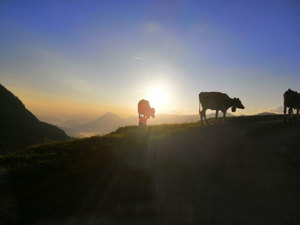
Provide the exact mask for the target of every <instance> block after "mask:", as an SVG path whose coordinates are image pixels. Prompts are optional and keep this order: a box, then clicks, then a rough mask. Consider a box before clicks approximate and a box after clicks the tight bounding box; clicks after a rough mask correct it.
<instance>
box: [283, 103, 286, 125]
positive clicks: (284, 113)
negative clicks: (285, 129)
mask: <svg viewBox="0 0 300 225" xmlns="http://www.w3.org/2000/svg"><path fill="white" fill-rule="evenodd" d="M285 121H286V106H284V109H283V122H285Z"/></svg>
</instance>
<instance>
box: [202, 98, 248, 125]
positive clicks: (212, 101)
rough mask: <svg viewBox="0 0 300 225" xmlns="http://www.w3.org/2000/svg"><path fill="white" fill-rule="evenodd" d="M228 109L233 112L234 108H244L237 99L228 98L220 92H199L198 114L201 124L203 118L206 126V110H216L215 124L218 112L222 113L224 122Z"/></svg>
mask: <svg viewBox="0 0 300 225" xmlns="http://www.w3.org/2000/svg"><path fill="white" fill-rule="evenodd" d="M201 106H202V111H201ZM230 107H231V110H232V112H235V111H236V108H239V109H244V108H245V107H244V106H243V104H242V102H241V100H240V99H239V98H230V97H229V96H228V95H227V94H224V93H221V92H200V94H199V114H200V118H201V122H202V121H203V118H204V119H205V122H206V124H208V122H207V119H206V110H207V109H211V110H216V122H217V119H218V114H219V111H221V112H223V121H224V122H225V117H226V112H227V110H228V109H229V108H230Z"/></svg>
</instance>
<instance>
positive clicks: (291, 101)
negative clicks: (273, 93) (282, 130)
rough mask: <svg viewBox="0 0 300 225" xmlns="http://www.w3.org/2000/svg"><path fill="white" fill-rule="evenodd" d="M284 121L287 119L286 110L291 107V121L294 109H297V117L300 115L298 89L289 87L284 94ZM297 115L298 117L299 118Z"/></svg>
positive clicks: (299, 94)
mask: <svg viewBox="0 0 300 225" xmlns="http://www.w3.org/2000/svg"><path fill="white" fill-rule="evenodd" d="M283 108H284V109H283V114H284V115H283V122H285V121H286V110H287V108H289V111H288V113H289V115H288V118H289V122H291V120H292V117H293V109H296V110H297V117H298V116H299V109H300V93H298V92H297V91H293V90H291V89H288V90H287V91H286V92H284V94H283ZM297 117H296V118H297ZM296 118H295V119H296Z"/></svg>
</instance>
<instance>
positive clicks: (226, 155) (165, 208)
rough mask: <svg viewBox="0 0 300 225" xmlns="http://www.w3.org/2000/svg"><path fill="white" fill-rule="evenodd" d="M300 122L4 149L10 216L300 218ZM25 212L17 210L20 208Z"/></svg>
mask: <svg viewBox="0 0 300 225" xmlns="http://www.w3.org/2000/svg"><path fill="white" fill-rule="evenodd" d="M299 132H300V123H299V122H297V123H292V124H283V123H282V122H281V117H278V116H260V117H240V118H231V119H229V121H228V123H227V124H225V125H217V126H216V125H211V126H206V127H204V126H202V125H200V124H199V123H191V124H178V125H161V126H149V127H146V128H139V127H134V126H132V127H125V128H121V129H119V130H117V131H116V132H114V133H112V134H109V135H106V136H103V137H93V138H88V139H80V140H74V141H69V142H63V143H57V144H51V145H42V146H36V147H32V148H29V149H26V150H22V151H19V152H16V153H12V154H10V155H6V156H2V157H1V158H0V163H1V164H2V165H3V166H5V167H6V168H8V175H9V186H8V187H9V191H10V192H11V196H13V198H12V199H13V200H12V201H11V202H12V203H13V204H11V205H10V209H9V210H10V211H11V212H14V213H13V214H11V215H10V216H9V218H5V219H6V221H9V222H22V223H25V222H27V223H28V224H34V223H36V222H38V221H40V222H41V221H44V222H45V221H47V222H49V223H50V224H52V223H55V224H65V223H66V220H67V221H68V222H72V223H75V224H87V223H89V224H97V223H99V222H102V223H104V224H111V223H112V224H200V223H202V224H297V223H298V224H299V222H300V215H299V210H300V207H299V202H300V191H299V190H300V182H299V171H300V169H299V162H300V151H299V146H300V133H299ZM15 215H17V216H15Z"/></svg>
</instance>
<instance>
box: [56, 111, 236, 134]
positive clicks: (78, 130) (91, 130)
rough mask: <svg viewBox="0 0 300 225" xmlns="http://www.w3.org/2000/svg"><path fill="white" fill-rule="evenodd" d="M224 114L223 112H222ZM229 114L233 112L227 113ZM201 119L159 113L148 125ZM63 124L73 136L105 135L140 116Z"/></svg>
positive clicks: (108, 117)
mask: <svg viewBox="0 0 300 225" xmlns="http://www.w3.org/2000/svg"><path fill="white" fill-rule="evenodd" d="M214 116H215V114H214V113H210V114H207V117H208V118H211V117H214ZM221 116H222V114H221ZM227 116H233V114H230V113H227ZM197 121H199V115H172V114H157V115H156V116H155V118H154V119H152V118H151V119H149V120H148V122H147V124H148V125H160V124H174V123H192V122H197ZM67 122H68V123H66V122H63V123H61V124H56V125H57V126H59V127H60V128H61V129H63V130H65V131H66V133H67V134H68V135H70V136H73V137H88V136H92V135H104V134H107V133H110V132H112V131H115V130H116V129H118V128H119V127H123V126H129V125H137V124H138V117H137V116H131V117H127V118H121V117H119V116H117V115H115V114H113V113H111V112H108V113H106V114H104V115H103V116H100V117H98V118H96V119H94V120H91V121H90V122H87V123H82V124H78V123H77V120H76V119H74V120H68V121H67Z"/></svg>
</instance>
